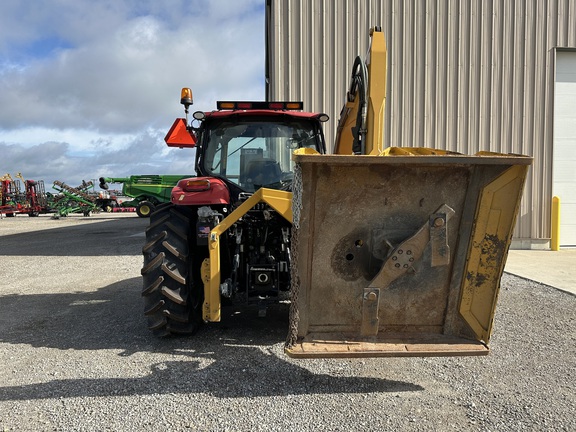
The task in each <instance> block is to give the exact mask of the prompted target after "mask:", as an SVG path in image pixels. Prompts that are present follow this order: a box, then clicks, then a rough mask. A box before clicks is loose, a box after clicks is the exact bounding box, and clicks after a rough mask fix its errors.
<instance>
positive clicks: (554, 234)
mask: <svg viewBox="0 0 576 432" xmlns="http://www.w3.org/2000/svg"><path fill="white" fill-rule="evenodd" d="M550 222H551V225H552V228H551V235H550V249H552V250H553V251H558V250H560V198H559V197H557V196H555V197H552V220H551V221H550Z"/></svg>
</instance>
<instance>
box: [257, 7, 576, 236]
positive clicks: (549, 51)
mask: <svg viewBox="0 0 576 432" xmlns="http://www.w3.org/2000/svg"><path fill="white" fill-rule="evenodd" d="M268 8H269V23H268V28H267V37H268V53H267V57H268V61H267V62H268V67H267V74H268V77H267V79H268V85H267V98H269V99H270V100H273V99H275V100H282V99H291V100H303V101H304V103H305V109H306V110H310V111H319V112H325V113H327V114H329V115H330V117H331V120H330V122H329V123H327V126H326V128H325V131H326V139H327V143H328V145H331V143H332V142H333V140H334V135H335V129H336V123H337V119H338V114H339V112H340V109H341V107H342V104H343V103H344V98H345V95H346V89H347V87H348V81H349V75H350V73H351V68H352V63H353V62H354V58H355V56H356V55H361V56H362V57H364V56H365V53H366V50H367V47H368V39H369V37H368V30H369V28H370V27H372V26H374V25H380V26H382V29H383V31H384V34H385V36H386V40H387V49H388V77H387V79H388V88H387V92H388V93H387V99H386V121H385V124H386V130H385V137H384V139H385V143H386V145H388V146H404V147H406V146H427V147H436V148H439V149H446V150H452V151H458V152H462V153H467V154H474V153H476V152H477V151H480V150H489V151H496V152H503V153H520V154H526V155H531V156H534V165H533V167H532V168H531V169H530V172H529V175H528V179H527V183H526V188H525V192H524V196H523V199H522V204H521V209H520V214H519V218H518V222H517V224H516V228H515V231H514V236H515V238H516V239H520V240H522V239H526V240H527V241H528V243H530V241H532V242H534V244H537V243H538V241H539V240H540V241H541V242H545V241H547V239H548V238H549V237H550V202H551V193H552V176H551V164H552V142H553V114H554V112H553V108H554V103H553V102H554V101H553V96H554V76H555V72H554V62H555V52H556V50H555V49H556V48H573V47H576V0H548V1H547V0H463V1H459V0H380V1H377V0H362V1H361V0H357V1H355V0H269V1H268Z"/></svg>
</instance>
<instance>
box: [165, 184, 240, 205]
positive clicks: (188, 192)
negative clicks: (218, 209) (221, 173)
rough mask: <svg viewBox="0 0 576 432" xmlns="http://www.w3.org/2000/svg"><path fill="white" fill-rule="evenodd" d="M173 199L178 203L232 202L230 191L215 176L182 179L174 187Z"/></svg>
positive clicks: (174, 202)
mask: <svg viewBox="0 0 576 432" xmlns="http://www.w3.org/2000/svg"><path fill="white" fill-rule="evenodd" d="M171 201H172V203H173V204H176V205H193V206H196V205H212V204H230V191H229V190H228V187H227V186H226V183H224V182H223V181H222V180H220V179H218V178H215V177H191V178H186V179H182V180H180V181H179V182H178V184H177V185H176V186H175V187H174V189H172V196H171Z"/></svg>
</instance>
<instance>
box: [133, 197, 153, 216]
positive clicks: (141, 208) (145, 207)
mask: <svg viewBox="0 0 576 432" xmlns="http://www.w3.org/2000/svg"><path fill="white" fill-rule="evenodd" d="M154 210H156V207H155V206H154V204H152V203H151V202H150V201H141V202H139V203H138V206H137V207H136V213H137V214H138V216H140V217H141V218H147V217H150V215H151V214H152V213H154Z"/></svg>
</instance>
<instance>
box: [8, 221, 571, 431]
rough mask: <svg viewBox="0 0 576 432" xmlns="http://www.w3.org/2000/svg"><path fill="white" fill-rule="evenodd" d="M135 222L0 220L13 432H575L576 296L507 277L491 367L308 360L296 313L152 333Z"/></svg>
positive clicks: (438, 361)
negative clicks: (166, 334) (291, 319)
mask: <svg viewBox="0 0 576 432" xmlns="http://www.w3.org/2000/svg"><path fill="white" fill-rule="evenodd" d="M146 224H147V221H145V220H143V219H139V218H137V217H135V216H134V215H133V214H115V215H95V216H92V217H89V218H84V217H81V216H78V217H76V216H72V217H68V218H63V219H60V220H52V219H50V217H49V216H41V217H39V218H28V217H24V216H18V217H16V218H10V219H2V220H0V280H1V281H2V282H1V285H0V430H2V429H3V430H18V431H28V430H29V431H37V430H66V431H68V430H80V431H95V430H113V431H132V430H170V431H180V430H202V431H204V430H205V431H226V430H230V431H237V430H240V431H271V430H287V429H292V430H298V431H316V430H321V431H332V430H334V431H336V430H341V431H349V430H358V431H362V430H434V431H444V430H471V431H476V430H478V431H489V430H490V431H505V430H513V431H522V430H529V431H532V430H565V431H574V430H576V419H575V416H574V413H575V412H576V392H575V381H576V380H575V378H574V374H575V371H576V332H575V327H576V297H575V296H572V295H570V294H567V293H564V292H561V291H557V290H555V289H553V288H550V287H548V286H545V285H541V284H537V283H534V282H530V281H526V280H523V279H521V278H517V277H514V276H511V275H507V274H505V275H504V278H503V282H502V288H503V289H502V291H501V294H500V300H499V307H498V313H497V317H496V324H495V330H494V336H493V339H492V343H491V348H492V351H491V354H490V355H489V356H487V357H463V358H399V359H350V360H294V359H290V358H288V357H286V356H285V355H284V354H283V351H282V348H283V343H284V338H285V335H286V332H287V319H288V310H287V307H286V305H279V306H278V307H275V308H272V309H271V310H269V313H268V317H267V318H266V319H261V318H257V311H253V310H250V309H246V310H241V311H239V312H238V311H237V312H236V313H234V312H233V311H230V310H225V311H224V318H223V321H222V322H221V323H217V324H210V325H206V326H204V327H203V328H202V329H201V331H200V333H199V334H198V335H197V336H196V337H194V338H176V339H170V340H159V339H155V338H154V337H152V336H151V334H150V333H149V332H148V330H147V329H146V327H145V322H144V318H143V316H142V307H143V306H142V303H143V302H142V300H141V298H140V289H141V281H140V276H139V274H140V267H141V264H142V258H141V255H140V249H141V246H142V243H143V240H144V237H143V235H142V232H143V230H144V227H145V226H146Z"/></svg>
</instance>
